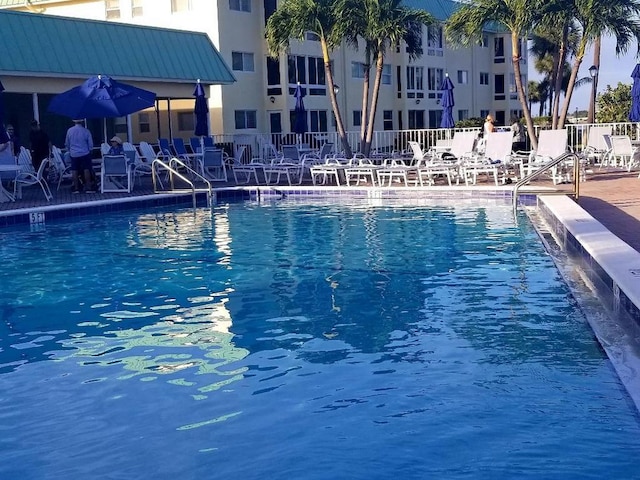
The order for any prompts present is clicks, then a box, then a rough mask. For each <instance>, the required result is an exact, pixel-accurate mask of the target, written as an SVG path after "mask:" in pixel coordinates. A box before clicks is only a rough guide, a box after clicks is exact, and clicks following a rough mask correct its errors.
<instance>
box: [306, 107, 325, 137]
mask: <svg viewBox="0 0 640 480" xmlns="http://www.w3.org/2000/svg"><path fill="white" fill-rule="evenodd" d="M309 131H310V132H326V131H327V111H326V110H309Z"/></svg>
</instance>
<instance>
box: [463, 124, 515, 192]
mask: <svg viewBox="0 0 640 480" xmlns="http://www.w3.org/2000/svg"><path fill="white" fill-rule="evenodd" d="M484 140H485V144H484V154H483V155H478V156H474V157H473V158H470V159H466V160H465V161H464V162H463V163H462V176H463V177H464V181H465V184H467V185H470V184H471V185H475V184H476V182H477V180H478V175H481V174H485V175H487V178H490V177H491V176H493V179H494V182H495V184H496V185H498V184H499V178H500V173H501V172H502V171H504V169H505V165H506V164H508V163H509V162H510V160H511V145H512V140H513V134H512V133H511V132H510V131H509V132H491V133H489V134H487V135H485V138H484Z"/></svg>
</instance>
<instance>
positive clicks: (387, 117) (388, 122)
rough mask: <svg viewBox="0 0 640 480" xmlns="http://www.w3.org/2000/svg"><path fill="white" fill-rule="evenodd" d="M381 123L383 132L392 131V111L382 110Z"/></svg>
mask: <svg viewBox="0 0 640 480" xmlns="http://www.w3.org/2000/svg"><path fill="white" fill-rule="evenodd" d="M382 121H383V124H382V128H383V129H384V130H393V110H383V111H382Z"/></svg>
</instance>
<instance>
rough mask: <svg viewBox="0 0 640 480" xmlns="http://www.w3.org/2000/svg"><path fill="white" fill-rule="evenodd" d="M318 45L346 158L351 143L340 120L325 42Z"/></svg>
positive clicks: (322, 41)
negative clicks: (320, 48)
mask: <svg viewBox="0 0 640 480" xmlns="http://www.w3.org/2000/svg"><path fill="white" fill-rule="evenodd" d="M320 46H321V47H322V58H323V60H324V72H325V76H326V77H327V84H328V85H327V88H328V90H329V98H330V99H331V107H332V108H333V114H334V115H335V117H336V130H338V136H339V137H340V141H341V142H342V149H343V150H344V154H345V156H346V157H347V158H351V157H352V156H353V154H352V153H351V145H349V139H348V138H347V133H346V131H345V129H344V123H343V122H342V115H340V106H339V105H338V99H337V98H336V92H335V90H334V89H333V87H334V85H335V84H334V83H333V72H332V71H331V58H330V57H329V48H328V47H327V42H325V41H324V40H321V42H320Z"/></svg>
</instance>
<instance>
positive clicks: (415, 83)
mask: <svg viewBox="0 0 640 480" xmlns="http://www.w3.org/2000/svg"><path fill="white" fill-rule="evenodd" d="M423 90H424V67H407V98H416V97H418V98H422V97H423V96H424V93H423Z"/></svg>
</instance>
